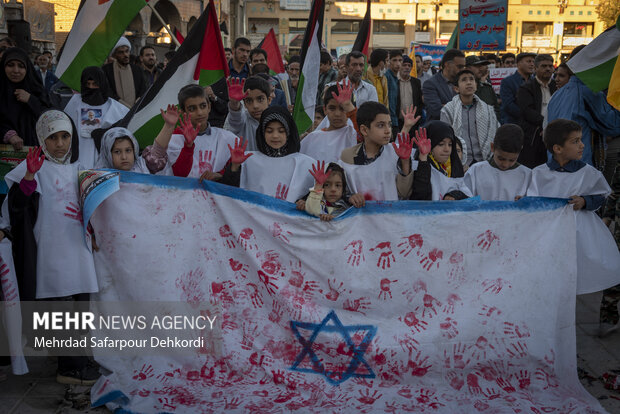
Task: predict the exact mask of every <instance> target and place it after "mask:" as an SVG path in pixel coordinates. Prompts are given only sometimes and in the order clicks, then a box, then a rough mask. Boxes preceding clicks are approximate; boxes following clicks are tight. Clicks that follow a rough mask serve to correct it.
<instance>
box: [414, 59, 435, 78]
mask: <svg viewBox="0 0 620 414" xmlns="http://www.w3.org/2000/svg"><path fill="white" fill-rule="evenodd" d="M415 65H416V66H415V67H416V69H415V70H416V73H417V76H418V79H419V80H420V84H422V85H424V82H426V81H427V80H429V79H430V78H432V77H433V76H432V75H430V74H428V73H426V72H424V62H423V61H422V56H421V55H417V54H416V55H415Z"/></svg>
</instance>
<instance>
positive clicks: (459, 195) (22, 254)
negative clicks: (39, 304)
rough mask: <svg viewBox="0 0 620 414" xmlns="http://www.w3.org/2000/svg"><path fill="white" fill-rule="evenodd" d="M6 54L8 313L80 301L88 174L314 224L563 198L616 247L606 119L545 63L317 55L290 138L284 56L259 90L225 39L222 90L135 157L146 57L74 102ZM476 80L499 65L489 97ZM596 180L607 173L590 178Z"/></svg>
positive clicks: (100, 74)
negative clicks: (409, 206)
mask: <svg viewBox="0 0 620 414" xmlns="http://www.w3.org/2000/svg"><path fill="white" fill-rule="evenodd" d="M7 42H8V43H7ZM5 43H6V45H5V47H2V48H0V52H1V53H2V57H1V60H0V65H2V67H3V69H4V70H3V71H2V72H1V74H0V95H2V97H3V99H2V100H0V106H1V108H0V127H1V130H0V136H1V137H2V138H3V140H4V143H6V144H10V145H12V146H13V148H15V149H16V150H20V149H22V148H23V147H24V146H27V147H30V149H29V152H28V156H27V158H26V160H25V161H24V162H22V163H21V164H20V165H18V166H17V167H16V168H15V169H14V170H12V171H11V172H10V173H9V174H7V176H6V178H5V180H6V182H7V185H8V187H9V193H8V196H7V197H6V200H5V202H4V204H3V216H2V220H3V226H2V228H3V229H2V231H0V238H8V239H10V240H11V241H12V243H13V255H14V258H15V267H16V273H17V278H18V281H19V282H20V286H19V291H20V296H21V299H22V300H35V299H52V298H54V299H56V298H66V297H71V296H74V297H76V298H77V299H78V300H80V299H83V298H84V296H85V295H86V296H87V295H88V294H89V293H93V292H96V291H97V277H96V274H95V268H94V264H93V258H92V254H93V253H92V252H91V250H90V249H88V248H86V247H85V246H84V243H83V236H82V224H81V223H80V217H81V215H79V200H80V198H79V194H78V170H81V169H89V168H113V169H118V170H124V171H134V172H139V173H144V174H158V175H175V176H180V177H189V178H191V179H199V180H210V181H217V182H220V183H222V184H224V185H229V186H236V187H241V188H244V189H248V190H253V191H256V192H260V193H263V194H265V195H268V196H272V197H276V198H280V199H284V200H287V201H290V202H292V203H295V204H296V206H297V208H298V209H300V210H304V211H306V212H307V213H308V214H310V215H313V216H316V217H319V218H320V219H321V220H325V221H328V220H332V219H334V218H335V217H336V216H338V214H340V213H342V212H343V211H344V210H346V209H348V208H350V207H354V208H363V207H364V206H365V203H366V202H367V201H369V200H462V199H465V198H468V197H474V196H478V197H480V198H481V199H483V200H504V201H515V200H518V199H519V198H521V197H524V196H548V197H562V198H567V199H569V201H568V202H569V203H570V204H571V205H572V206H573V207H574V209H575V210H580V211H579V212H578V213H577V214H580V215H589V216H588V217H590V216H595V215H596V214H597V211H598V212H601V211H603V217H604V220H605V221H604V223H605V224H606V225H609V224H611V222H612V221H615V222H616V227H615V228H616V234H615V237H616V241H618V245H619V246H620V218H619V215H620V200H619V198H618V195H619V194H620V166H617V160H618V150H619V149H620V147H619V144H618V141H619V139H620V138H618V136H620V112H618V111H617V110H615V109H614V108H612V107H611V106H609V104H607V102H606V101H605V96H604V94H603V93H599V94H595V93H593V92H591V91H589V90H588V89H587V87H585V85H584V84H583V83H582V82H581V81H580V80H579V79H578V78H577V77H576V76H575V75H573V74H572V73H571V71H570V69H569V68H568V66H566V64H564V63H562V64H560V65H558V66H557V68H556V67H555V64H556V62H554V60H553V58H552V57H551V56H550V55H545V54H538V55H537V54H534V53H528V52H524V53H520V54H518V55H516V56H515V55H513V54H511V53H507V54H504V55H503V56H502V57H501V58H499V57H496V56H493V55H491V56H486V55H485V56H477V55H471V56H467V57H466V56H465V54H464V53H463V52H462V51H459V50H456V49H450V50H447V51H446V52H445V54H444V55H443V58H442V59H441V63H440V65H439V67H438V68H434V67H432V66H431V59H430V57H427V56H418V55H416V56H415V61H413V60H412V59H411V58H410V57H409V56H408V55H407V54H403V52H402V50H389V51H388V50H384V49H375V50H373V51H372V53H371V54H370V56H369V57H368V60H367V59H366V56H364V55H363V54H362V53H361V52H357V51H353V52H351V53H348V54H346V55H343V56H340V57H339V58H338V59H334V58H333V57H332V56H331V55H330V53H329V52H327V51H322V52H321V55H320V61H317V62H312V63H313V64H316V65H319V80H318V81H319V82H318V84H319V87H318V90H317V96H316V104H317V106H316V113H315V117H314V123H313V125H312V127H311V128H310V129H309V130H308V131H305V132H303V133H302V134H301V135H300V133H299V131H298V127H297V125H296V124H295V121H294V119H293V117H292V115H291V113H292V110H293V105H294V103H295V97H296V94H297V93H301V91H300V90H298V85H299V77H300V69H301V68H300V64H301V62H300V58H299V56H291V57H290V58H289V59H288V61H287V62H286V72H285V73H283V74H278V75H275V76H273V75H271V74H270V73H271V68H270V67H269V66H268V63H267V62H268V55H267V52H266V51H265V50H263V49H258V48H254V49H253V48H252V45H251V43H250V41H249V40H248V39H245V38H238V39H236V40H235V42H234V46H233V48H232V49H226V54H227V58H228V64H229V71H230V78H228V79H222V80H220V81H218V82H216V83H214V84H213V85H209V86H207V87H202V86H198V85H196V84H190V85H187V86H184V87H183V88H181V89H180V90H179V91H178V95H177V96H170V97H169V105H168V106H167V107H166V108H162V109H161V115H162V117H163V120H164V126H163V128H162V129H161V131H160V132H159V134H158V135H157V136H156V137H153V141H152V144H151V145H149V146H148V147H146V148H143V149H141V148H139V145H138V142H137V140H136V139H135V137H134V136H133V134H132V133H131V132H130V131H129V130H127V129H125V128H121V127H116V126H114V125H115V124H116V123H117V122H118V121H119V120H121V119H122V118H123V117H124V116H125V115H126V114H127V113H128V111H129V108H131V106H132V105H134V104H135V103H136V102H137V101H138V100H139V99H140V97H141V96H144V94H145V92H146V91H147V89H148V88H149V86H150V85H151V84H153V82H154V81H155V80H156V79H157V77H158V76H159V75H160V73H161V70H162V69H163V68H160V65H158V64H157V57H156V54H155V50H154V49H153V48H152V47H150V46H145V47H143V48H142V49H141V50H140V51H139V54H138V55H137V60H136V58H133V57H132V54H131V52H132V49H131V44H130V43H129V41H127V39H125V38H121V39H120V40H119V42H118V44H117V45H116V47H115V48H114V50H113V51H112V53H111V56H110V61H109V62H107V63H105V64H104V65H103V66H102V67H94V66H93V67H88V68H86V69H84V71H83V72H82V76H81V90H80V92H79V93H78V92H75V91H72V92H71V93H70V94H69V95H68V96H63V91H64V90H66V86H64V85H62V82H60V81H58V79H57V78H56V77H55V76H54V73H53V72H54V67H53V64H52V59H50V57H49V56H48V54H46V53H44V54H41V55H39V56H36V57H35V60H34V62H35V63H36V67H35V65H34V63H33V61H32V60H31V58H30V57H29V56H28V54H27V53H26V52H25V51H23V50H21V49H19V48H16V47H14V44H10V39H4V40H2V41H0V46H2V45H3V44H5ZM579 50H580V48H577V49H575V51H574V52H573V54H575V53H578V52H579ZM173 53H174V52H170V53H169V54H166V59H165V61H164V65H163V66H164V67H165V64H166V63H167V62H168V61H170V60H171V59H172V58H173ZM305 64H309V62H305ZM489 64H492V65H495V67H498V66H502V67H516V70H515V72H514V74H513V75H510V76H508V77H506V78H505V79H503V80H502V82H501V89H500V93H499V96H498V95H496V94H495V92H494V90H493V88H492V87H491V84H490V83H489V78H488V76H489V71H488V66H489ZM414 65H415V69H416V70H415V71H413V73H416V74H417V76H412V68H413V66H414ZM54 97H55V98H54ZM96 130H99V131H105V132H104V133H103V134H96V133H95V131H96ZM605 149H607V152H605ZM605 163H606V164H605ZM612 164H613V165H612ZM606 167H608V170H609V171H611V172H612V173H613V171H614V169H615V170H616V173H615V175H613V174H609V176H608V177H607V180H606V179H605V177H604V176H603V174H602V173H601V172H600V170H605V168H606ZM605 171H607V170H605ZM612 175H613V182H612V187H613V191H614V192H613V195H612V196H610V197H608V196H609V195H610V193H611V190H610V187H609V185H608V181H609V180H611V178H612V177H611V176H612ZM309 188H311V190H310V191H308V189H309ZM59 189H60V190H59ZM67 205H72V206H75V211H73V214H68V211H67V209H66V206H67ZM602 207H604V208H602ZM584 217H585V216H584ZM597 220H599V221H600V218H598V217H597ZM59 246H63V249H64V247H67V248H66V249H64V250H63V252H66V256H63V257H62V260H59V257H58V256H57V255H56V254H55V253H53V250H56V251H57V249H58V248H59ZM580 247H581V248H583V249H595V250H596V248H597V246H596V245H594V246H580ZM93 248H94V250H96V243H95V244H94V245H93ZM68 266H69V267H68ZM618 299H620V286H617V287H616V288H612V289H610V290H608V291H606V292H605V295H604V298H603V303H602V307H601V329H602V330H601V334H602V335H605V334H608V333H610V332H611V331H612V330H614V329H616V328H617V327H618V322H619V315H618ZM97 377H98V372H97V367H96V366H95V365H93V364H92V362H90V361H88V360H86V359H81V358H75V357H71V358H69V357H63V358H59V371H58V380H59V381H61V382H64V383H82V384H92V383H93V382H94V380H95V379H96V378H97Z"/></svg>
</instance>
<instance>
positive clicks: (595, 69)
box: [567, 19, 620, 92]
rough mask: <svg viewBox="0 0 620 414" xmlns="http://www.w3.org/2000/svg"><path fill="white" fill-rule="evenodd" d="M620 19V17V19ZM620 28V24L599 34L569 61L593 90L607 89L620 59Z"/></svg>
mask: <svg viewBox="0 0 620 414" xmlns="http://www.w3.org/2000/svg"><path fill="white" fill-rule="evenodd" d="M619 21H620V19H619ZM618 48H620V29H619V28H618V24H616V26H614V27H610V28H609V29H607V30H605V31H604V32H603V33H601V34H600V35H598V36H597V37H596V38H595V39H594V40H592V42H590V44H589V45H588V46H586V47H584V48H583V49H582V50H581V51H580V52H579V53H577V54H576V55H575V56H573V58H572V59H571V60H569V61H568V62H567V65H568V67H569V68H570V70H571V71H573V73H574V74H575V75H577V77H578V78H579V79H581V81H582V82H583V83H585V84H586V85H587V86H588V88H590V89H592V91H593V92H600V91H602V90H603V89H607V88H608V87H609V86H610V85H609V84H610V81H611V79H612V73H613V71H614V67H615V66H616V62H617V61H618Z"/></svg>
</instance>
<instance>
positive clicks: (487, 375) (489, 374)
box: [476, 363, 499, 381]
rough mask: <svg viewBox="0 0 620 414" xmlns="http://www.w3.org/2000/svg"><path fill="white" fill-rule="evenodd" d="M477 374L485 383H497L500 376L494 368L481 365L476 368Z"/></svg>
mask: <svg viewBox="0 0 620 414" xmlns="http://www.w3.org/2000/svg"><path fill="white" fill-rule="evenodd" d="M476 374H478V375H479V376H481V377H482V378H484V379H485V381H495V380H496V379H497V377H498V376H499V374H498V373H497V371H495V369H493V367H491V366H488V365H485V364H483V363H479V364H478V365H477V366H476Z"/></svg>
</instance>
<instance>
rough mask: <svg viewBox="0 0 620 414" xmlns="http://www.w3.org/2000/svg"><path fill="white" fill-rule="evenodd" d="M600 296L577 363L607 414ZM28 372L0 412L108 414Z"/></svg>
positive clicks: (607, 346) (587, 317) (8, 386)
mask: <svg viewBox="0 0 620 414" xmlns="http://www.w3.org/2000/svg"><path fill="white" fill-rule="evenodd" d="M600 297H601V295H600V293H599V294H597V293H594V294H591V295H582V296H579V297H578V298H577V319H576V322H577V364H578V366H579V377H580V379H581V382H582V384H583V385H584V386H585V388H586V389H587V390H588V391H589V392H590V393H591V394H592V395H594V396H595V397H596V398H598V399H599V401H600V402H601V405H602V406H603V407H604V408H605V409H607V411H608V412H609V413H612V414H616V413H620V392H617V391H610V390H606V389H605V388H604V386H603V383H602V382H601V380H600V377H601V375H602V374H603V373H605V372H610V371H612V370H620V332H615V333H614V334H612V335H610V336H609V337H607V338H604V339H599V338H598V337H597V336H596V332H597V329H598V305H599V303H600ZM27 360H28V365H29V368H30V373H29V374H27V375H23V376H13V375H10V374H9V375H8V379H7V380H6V381H4V382H1V383H0V413H8V414H13V413H15V414H31V413H32V414H43V413H107V412H109V411H108V410H107V409H105V408H91V407H90V399H89V388H88V387H80V386H65V385H61V384H57V383H56V381H55V377H56V362H55V361H54V360H53V359H52V358H47V357H33V358H28V359H27ZM618 373H619V374H620V372H618Z"/></svg>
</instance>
